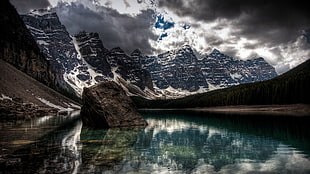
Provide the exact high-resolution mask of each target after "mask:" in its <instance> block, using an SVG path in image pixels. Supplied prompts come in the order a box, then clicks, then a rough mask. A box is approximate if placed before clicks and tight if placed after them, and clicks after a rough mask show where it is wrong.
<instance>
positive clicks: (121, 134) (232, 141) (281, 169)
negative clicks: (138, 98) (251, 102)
mask: <svg viewBox="0 0 310 174" xmlns="http://www.w3.org/2000/svg"><path fill="white" fill-rule="evenodd" d="M142 115H143V116H144V117H145V119H146V120H147V122H148V123H149V125H148V126H147V127H146V128H145V129H144V128H143V129H141V128H133V129H128V128H127V129H126V128H118V129H105V130H100V129H90V128H86V127H82V122H81V121H80V119H76V118H75V117H74V119H73V118H72V119H71V121H68V120H67V121H66V122H65V123H64V124H59V123H58V125H60V126H59V127H58V128H56V129H55V130H54V131H52V132H49V133H48V134H46V135H43V136H42V137H40V138H38V139H35V140H33V142H30V143H29V144H25V145H23V146H22V147H19V148H16V149H15V150H14V151H13V152H10V153H7V154H5V153H3V154H2V155H1V159H0V167H1V170H2V173H12V172H13V173H250V172H261V173H271V172H272V173H310V159H309V154H310V153H309V152H310V150H309V148H310V143H309V142H310V138H309V135H308V132H309V129H310V128H308V123H309V120H310V119H309V118H308V117H289V116H268V115H223V114H210V113H200V112H192V111H191V112H184V111H182V112H177V111H170V112H168V111H142ZM50 119H52V118H46V119H44V118H42V119H41V122H40V124H36V125H35V127H36V129H40V128H45V129H46V121H47V120H50ZM42 120H43V121H42ZM37 123H38V122H37ZM32 125H34V124H32ZM8 133H9V134H14V131H13V132H10V131H9V132H8ZM7 136H9V135H7ZM1 144H2V146H3V147H2V148H5V146H4V145H3V144H5V142H4V141H1Z"/></svg>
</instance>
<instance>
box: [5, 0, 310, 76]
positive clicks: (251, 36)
mask: <svg viewBox="0 0 310 174" xmlns="http://www.w3.org/2000/svg"><path fill="white" fill-rule="evenodd" d="M10 1H11V2H12V3H13V5H15V7H16V8H17V10H18V11H19V13H27V12H29V10H32V9H37V8H51V9H53V10H54V11H56V12H57V14H58V16H59V18H60V20H61V22H62V23H63V24H64V25H65V26H66V27H67V29H68V31H69V32H70V34H72V35H74V34H76V33H78V32H79V31H82V30H85V31H88V32H98V33H99V34H100V37H101V39H102V40H103V43H104V46H105V47H107V48H110V49H111V48H113V47H117V46H120V47H121V48H122V49H124V50H125V51H126V52H127V53H130V52H132V51H133V50H134V49H136V48H139V49H140V50H142V52H143V53H144V54H147V55H156V54H158V53H163V52H165V51H168V50H173V49H176V48H178V47H180V46H182V45H184V44H189V45H191V46H192V48H193V49H194V50H195V51H196V53H197V55H200V56H203V55H206V54H209V53H210V52H211V51H212V50H213V49H214V48H216V49H218V50H220V51H221V52H223V53H225V54H227V55H230V56H233V57H235V58H238V59H250V58H253V57H259V56H260V57H264V58H265V59H266V60H267V61H268V62H269V63H270V64H271V65H273V66H274V67H275V68H276V70H277V72H278V73H283V72H285V71H287V70H289V69H290V68H293V67H295V66H297V65H298V64H300V63H302V62H303V61H305V60H307V59H308V58H310V44H309V43H310V34H309V35H306V34H307V33H310V13H309V12H308V9H307V7H308V6H307V4H306V2H305V1H299V0H294V1H293V0H286V1H283V0H282V1H280V0H273V1H267V0H10ZM307 29H308V31H309V32H306V31H307ZM306 36H307V37H308V42H307V37H306Z"/></svg>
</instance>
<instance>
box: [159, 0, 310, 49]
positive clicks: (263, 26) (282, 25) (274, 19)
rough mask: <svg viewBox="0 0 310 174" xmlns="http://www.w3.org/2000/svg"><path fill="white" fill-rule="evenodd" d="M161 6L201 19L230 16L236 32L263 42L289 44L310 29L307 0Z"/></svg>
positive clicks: (162, 1)
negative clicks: (303, 31)
mask: <svg viewBox="0 0 310 174" xmlns="http://www.w3.org/2000/svg"><path fill="white" fill-rule="evenodd" d="M158 6H159V7H166V8H168V9H170V10H171V11H173V12H174V13H176V14H177V15H179V16H190V17H192V18H193V19H195V20H198V21H204V22H212V21H215V20H217V19H227V20H228V21H232V22H233V26H234V28H235V29H236V30H235V31H234V34H235V35H239V36H244V37H246V38H249V39H259V40H260V41H261V42H262V43H269V44H281V43H287V42H289V41H292V40H293V39H296V37H297V36H299V35H301V34H302V30H304V29H307V28H310V13H309V10H308V8H307V7H308V5H307V3H306V1H299V0H294V1H291V0H288V1H280V0H274V1H267V0H228V1H227V0H159V1H158Z"/></svg>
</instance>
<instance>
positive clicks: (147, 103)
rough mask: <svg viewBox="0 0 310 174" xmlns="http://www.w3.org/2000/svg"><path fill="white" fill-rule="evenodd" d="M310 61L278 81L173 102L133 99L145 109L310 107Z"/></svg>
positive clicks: (227, 89) (208, 93)
mask: <svg viewBox="0 0 310 174" xmlns="http://www.w3.org/2000/svg"><path fill="white" fill-rule="evenodd" d="M309 89H310V59H309V60H307V61H306V62H304V63H302V64H300V65H299V66H297V67H295V68H294V69H292V70H290V71H288V72H286V73H285V74H282V75H280V76H278V77H276V78H273V79H270V80H265V81H261V82H253V83H246V84H241V85H237V86H233V87H229V88H225V89H218V90H214V91H210V92H206V93H202V94H196V95H191V96H187V97H184V98H180V99H174V100H173V99H171V100H145V99H142V98H133V100H134V101H135V102H136V105H137V106H138V107H141V108H190V107H209V106H227V105H267V104H296V103H304V104H310V90H309Z"/></svg>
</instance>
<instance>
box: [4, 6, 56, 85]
mask: <svg viewBox="0 0 310 174" xmlns="http://www.w3.org/2000/svg"><path fill="white" fill-rule="evenodd" d="M0 25H1V26H2V27H1V28H2V29H1V32H0V38H1V39H0V58H1V59H3V60H5V61H6V62H9V63H10V64H12V65H14V66H15V67H16V68H17V69H19V70H21V71H23V72H25V73H26V74H28V75H30V76H31V77H33V78H35V79H37V80H39V81H40V82H42V83H44V84H46V85H48V86H51V87H54V88H56V86H57V83H56V81H55V78H56V77H55V73H54V72H53V69H52V68H51V66H50V64H49V62H48V61H47V60H46V59H45V57H44V55H43V54H42V53H41V51H40V49H39V48H38V46H37V44H36V41H35V40H34V39H33V37H32V36H31V34H30V32H29V31H28V29H27V28H26V26H25V24H24V23H23V21H22V20H21V19H20V17H19V15H18V13H17V12H16V10H15V8H14V7H13V6H12V5H11V4H10V2H9V1H8V0H2V1H1V2H0Z"/></svg>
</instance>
